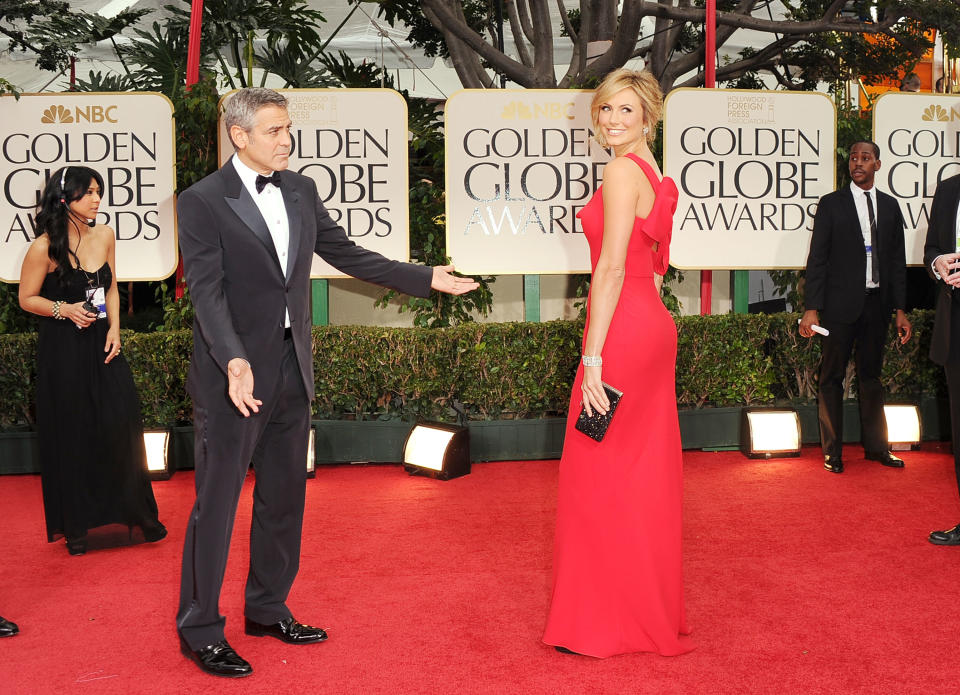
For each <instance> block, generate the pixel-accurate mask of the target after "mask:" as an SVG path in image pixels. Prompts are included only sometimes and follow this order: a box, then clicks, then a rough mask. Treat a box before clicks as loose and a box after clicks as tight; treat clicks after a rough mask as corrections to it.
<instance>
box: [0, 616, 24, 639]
mask: <svg viewBox="0 0 960 695" xmlns="http://www.w3.org/2000/svg"><path fill="white" fill-rule="evenodd" d="M18 632H20V628H19V627H17V624H16V623H11V622H10V621H9V620H7V619H6V618H0V637H13V636H14V635H15V634H17V633H18Z"/></svg>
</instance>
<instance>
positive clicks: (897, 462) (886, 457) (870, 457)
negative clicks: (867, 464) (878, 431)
mask: <svg viewBox="0 0 960 695" xmlns="http://www.w3.org/2000/svg"><path fill="white" fill-rule="evenodd" d="M863 457H864V458H865V459H867V461H879V462H880V463H882V464H883V465H884V466H890V468H903V459H902V458H900V457H898V456H894V455H893V454H891V453H890V452H889V451H884V452H883V453H880V454H864V455H863Z"/></svg>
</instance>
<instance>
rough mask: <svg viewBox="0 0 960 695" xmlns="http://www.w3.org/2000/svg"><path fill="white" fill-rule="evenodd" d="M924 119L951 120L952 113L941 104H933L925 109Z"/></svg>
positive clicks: (922, 118)
mask: <svg viewBox="0 0 960 695" xmlns="http://www.w3.org/2000/svg"><path fill="white" fill-rule="evenodd" d="M920 120H922V121H949V120H950V114H949V113H948V112H947V110H946V109H945V108H943V107H942V106H940V104H931V105H930V106H928V107H927V108H925V109H924V110H923V115H922V116H921V117H920Z"/></svg>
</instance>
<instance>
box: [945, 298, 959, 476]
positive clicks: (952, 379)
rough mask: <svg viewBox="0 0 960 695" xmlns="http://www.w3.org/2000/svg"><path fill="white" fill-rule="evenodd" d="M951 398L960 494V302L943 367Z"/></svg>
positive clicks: (952, 319) (953, 316) (954, 311)
mask: <svg viewBox="0 0 960 695" xmlns="http://www.w3.org/2000/svg"><path fill="white" fill-rule="evenodd" d="M943 369H944V371H945V372H946V375H947V393H948V394H949V396H950V439H951V440H952V442H953V468H954V471H955V472H956V476H957V492H958V493H960V302H958V301H954V302H952V306H951V307H950V352H949V355H948V357H947V363H946V364H945V365H944V367H943Z"/></svg>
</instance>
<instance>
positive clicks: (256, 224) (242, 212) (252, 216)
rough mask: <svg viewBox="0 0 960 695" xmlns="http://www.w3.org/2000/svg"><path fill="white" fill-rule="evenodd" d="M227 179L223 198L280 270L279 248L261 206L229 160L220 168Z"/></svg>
mask: <svg viewBox="0 0 960 695" xmlns="http://www.w3.org/2000/svg"><path fill="white" fill-rule="evenodd" d="M220 171H221V173H222V174H223V176H224V179H225V188H226V195H224V197H223V199H224V200H225V201H226V203H227V205H229V206H230V209H231V210H233V212H234V214H235V215H236V216H237V217H239V218H240V220H241V221H242V222H243V223H244V225H246V227H247V228H248V229H249V230H250V231H251V232H253V234H254V235H255V236H256V237H257V239H259V240H260V243H262V244H263V245H264V247H265V248H266V250H267V252H268V254H269V255H270V258H271V259H272V260H273V263H274V265H275V266H276V268H277V270H278V271H280V259H279V257H278V256H277V248H276V246H274V244H273V237H271V236H270V230H269V229H267V223H266V222H265V221H264V219H263V215H261V214H260V208H258V207H257V204H256V203H255V202H254V200H253V196H251V195H250V191H248V190H247V187H246V186H244V185H243V181H241V180H240V175H239V174H238V173H237V170H236V169H235V168H234V166H233V164H232V163H231V162H227V163H226V164H224V165H223V167H221V168H220Z"/></svg>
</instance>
